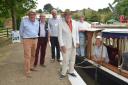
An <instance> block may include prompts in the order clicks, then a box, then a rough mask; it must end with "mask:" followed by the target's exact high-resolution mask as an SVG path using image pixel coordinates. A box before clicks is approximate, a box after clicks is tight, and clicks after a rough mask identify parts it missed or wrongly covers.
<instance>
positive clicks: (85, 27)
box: [78, 21, 91, 30]
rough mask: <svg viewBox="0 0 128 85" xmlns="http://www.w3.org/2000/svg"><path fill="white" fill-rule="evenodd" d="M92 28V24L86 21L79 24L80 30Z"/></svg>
mask: <svg viewBox="0 0 128 85" xmlns="http://www.w3.org/2000/svg"><path fill="white" fill-rule="evenodd" d="M90 27H91V24H89V23H88V22H86V21H83V22H80V21H79V22H78V29H79V30H86V29H88V28H90Z"/></svg>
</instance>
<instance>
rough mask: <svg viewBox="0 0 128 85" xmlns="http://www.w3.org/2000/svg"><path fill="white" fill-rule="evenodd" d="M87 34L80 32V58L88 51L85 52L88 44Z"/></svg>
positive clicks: (78, 53)
mask: <svg viewBox="0 0 128 85" xmlns="http://www.w3.org/2000/svg"><path fill="white" fill-rule="evenodd" d="M85 38H86V36H85V33H84V32H79V41H80V47H79V48H77V55H78V56H85V54H86V51H85V47H86V42H85V40H86V39H85Z"/></svg>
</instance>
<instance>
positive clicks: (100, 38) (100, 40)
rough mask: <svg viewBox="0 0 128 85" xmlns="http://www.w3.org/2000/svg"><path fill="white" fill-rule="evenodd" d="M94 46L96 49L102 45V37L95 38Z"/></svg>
mask: <svg viewBox="0 0 128 85" xmlns="http://www.w3.org/2000/svg"><path fill="white" fill-rule="evenodd" d="M96 45H97V46H98V47H100V46H101V45H102V37H101V36H100V35H98V36H96Z"/></svg>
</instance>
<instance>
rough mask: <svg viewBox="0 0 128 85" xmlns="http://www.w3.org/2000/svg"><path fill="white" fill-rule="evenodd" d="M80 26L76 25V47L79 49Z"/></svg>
mask: <svg viewBox="0 0 128 85" xmlns="http://www.w3.org/2000/svg"><path fill="white" fill-rule="evenodd" d="M78 29H79V28H78V24H77V23H76V47H77V48H78V47H79V30H78Z"/></svg>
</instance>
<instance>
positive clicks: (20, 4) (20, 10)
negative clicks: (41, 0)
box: [0, 0, 36, 30]
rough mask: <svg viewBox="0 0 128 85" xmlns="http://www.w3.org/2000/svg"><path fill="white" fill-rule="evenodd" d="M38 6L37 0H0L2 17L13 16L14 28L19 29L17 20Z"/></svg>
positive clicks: (0, 15)
mask: <svg viewBox="0 0 128 85" xmlns="http://www.w3.org/2000/svg"><path fill="white" fill-rule="evenodd" d="M35 7H36V0H9V1H8V0H0V17H5V18H8V17H12V22H13V30H16V29H17V25H19V24H17V20H18V21H20V20H19V19H20V18H21V16H23V15H24V14H25V13H26V12H27V11H28V10H30V9H31V8H35Z"/></svg>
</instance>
